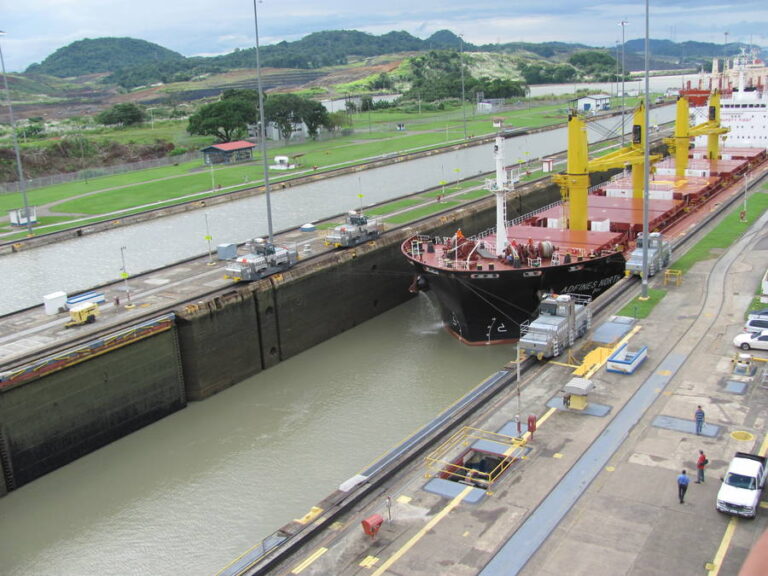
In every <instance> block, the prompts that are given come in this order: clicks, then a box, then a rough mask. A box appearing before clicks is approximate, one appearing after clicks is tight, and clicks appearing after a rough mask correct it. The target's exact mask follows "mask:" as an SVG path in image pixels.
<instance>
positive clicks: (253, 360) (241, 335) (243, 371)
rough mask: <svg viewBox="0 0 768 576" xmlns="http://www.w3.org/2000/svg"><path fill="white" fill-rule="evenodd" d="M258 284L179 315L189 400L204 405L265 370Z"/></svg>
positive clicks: (236, 290) (180, 311) (190, 307)
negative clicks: (206, 401)
mask: <svg viewBox="0 0 768 576" xmlns="http://www.w3.org/2000/svg"><path fill="white" fill-rule="evenodd" d="M257 284H258V283H255V284H250V285H243V286H238V287H236V288H235V289H233V290H232V291H230V292H227V293H225V294H222V295H221V296H218V297H216V298H213V299H210V300H206V301H203V302H200V303H198V304H196V305H194V306H187V307H186V308H185V309H184V310H178V311H177V313H176V325H177V329H178V331H179V342H180V346H181V361H182V366H183V372H184V382H185V386H186V395H187V398H188V399H189V400H200V399H202V398H206V397H208V396H211V395H212V394H215V393H216V392H219V391H221V390H224V389H226V388H229V387H230V386H232V385H234V384H237V383H238V382H241V381H242V380H244V379H245V378H247V377H248V376H252V375H253V374H257V373H259V372H260V371H261V370H263V369H264V365H263V362H262V358H261V350H262V343H261V337H260V330H259V317H258V313H257V306H256V302H257V298H256V296H255V295H254V293H255V292H257V291H258V290H259V287H258V286H257Z"/></svg>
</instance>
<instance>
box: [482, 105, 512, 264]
mask: <svg viewBox="0 0 768 576" xmlns="http://www.w3.org/2000/svg"><path fill="white" fill-rule="evenodd" d="M502 124H503V119H502V118H494V119H493V127H494V128H496V141H495V143H494V145H493V158H494V160H495V163H496V179H495V180H487V181H486V183H485V184H486V187H487V188H488V189H489V190H490V191H491V192H493V193H494V194H495V195H496V255H497V256H501V255H502V254H503V253H504V250H505V249H506V247H507V244H509V240H508V238H507V191H511V190H514V189H515V180H514V178H512V177H510V178H509V179H507V177H506V172H505V170H504V134H503V133H502V130H501V127H502Z"/></svg>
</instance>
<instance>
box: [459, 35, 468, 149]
mask: <svg viewBox="0 0 768 576" xmlns="http://www.w3.org/2000/svg"><path fill="white" fill-rule="evenodd" d="M459 40H460V42H459V68H461V116H462V118H463V121H464V140H466V139H467V110H466V108H464V35H463V34H459Z"/></svg>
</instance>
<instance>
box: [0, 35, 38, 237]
mask: <svg viewBox="0 0 768 576" xmlns="http://www.w3.org/2000/svg"><path fill="white" fill-rule="evenodd" d="M4 35H5V32H3V31H2V30H0V36H4ZM0 66H2V71H3V85H4V86H5V99H6V100H7V101H8V116H9V118H10V120H11V134H12V135H13V149H14V150H15V151H16V174H17V175H18V177H19V190H20V191H21V197H22V198H23V200H24V221H25V222H26V223H27V232H29V233H30V234H31V233H32V218H31V217H30V213H29V201H28V200H27V187H26V186H25V185H24V170H23V169H22V167H21V151H20V150H19V138H18V136H17V135H16V119H15V118H14V116H13V105H12V104H11V90H10V89H9V88H8V77H7V76H6V74H5V59H4V58H3V49H2V47H0Z"/></svg>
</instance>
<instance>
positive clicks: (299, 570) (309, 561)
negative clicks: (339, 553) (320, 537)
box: [291, 548, 328, 574]
mask: <svg viewBox="0 0 768 576" xmlns="http://www.w3.org/2000/svg"><path fill="white" fill-rule="evenodd" d="M326 552H328V548H318V549H317V550H315V551H314V552H313V553H312V554H311V555H310V556H308V557H307V559H306V560H304V562H302V563H301V564H299V565H298V566H296V568H294V569H293V570H291V574H301V573H302V572H303V571H304V570H306V569H307V568H309V566H310V565H311V564H312V562H314V561H315V560H317V559H318V558H320V556H322V555H323V554H325V553H326Z"/></svg>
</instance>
